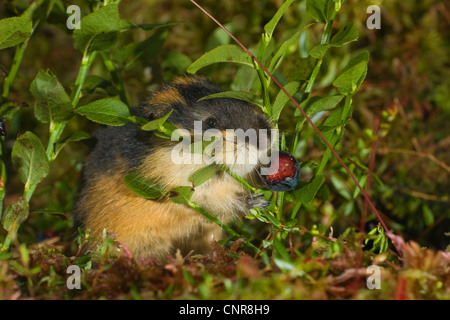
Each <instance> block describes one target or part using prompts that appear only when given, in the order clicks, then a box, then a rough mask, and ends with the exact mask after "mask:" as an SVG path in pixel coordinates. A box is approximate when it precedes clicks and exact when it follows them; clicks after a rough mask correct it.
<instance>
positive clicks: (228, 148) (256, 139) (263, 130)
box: [140, 77, 272, 175]
mask: <svg viewBox="0 0 450 320" xmlns="http://www.w3.org/2000/svg"><path fill="white" fill-rule="evenodd" d="M219 92H223V90H222V89H221V88H220V87H219V86H217V85H216V84H214V83H212V82H210V81H208V80H205V79H203V78H199V77H188V78H178V79H176V80H174V81H173V82H171V83H170V84H167V85H166V86H165V87H163V88H162V90H160V91H158V92H156V93H155V94H154V95H153V96H152V97H151V98H150V99H149V100H148V101H147V104H146V105H144V106H143V108H142V111H141V114H140V115H141V116H143V117H145V118H147V119H155V118H160V117H162V116H164V115H165V114H167V113H168V112H169V111H171V110H172V113H171V115H170V116H169V118H168V119H167V121H168V122H170V123H172V124H174V125H175V126H176V127H178V128H179V129H180V130H179V131H178V133H180V135H181V136H183V137H187V136H190V138H189V139H183V141H184V143H187V144H191V143H193V142H194V140H196V141H198V140H199V139H202V140H204V141H205V142H207V141H211V140H214V141H215V142H214V143H212V144H210V145H209V146H208V147H207V148H206V150H205V153H204V158H203V160H204V161H206V162H209V163H212V162H215V163H218V164H225V165H227V166H228V167H229V168H230V169H231V170H232V171H235V172H236V173H238V174H240V175H246V174H248V173H250V172H252V171H253V170H254V169H255V168H256V167H257V166H258V165H259V164H260V160H261V157H265V158H267V152H268V150H269V149H270V144H271V142H270V137H271V128H272V127H271V124H270V121H269V119H268V118H267V116H266V115H265V114H264V113H262V112H260V111H259V110H257V107H255V106H254V105H252V104H250V103H248V102H246V101H243V100H239V99H232V98H213V99H205V100H200V99H202V98H203V97H206V96H208V95H211V94H214V93H219ZM185 157H189V159H194V158H193V156H192V155H185ZM188 162H189V161H188V160H187V159H186V158H185V159H184V164H188Z"/></svg>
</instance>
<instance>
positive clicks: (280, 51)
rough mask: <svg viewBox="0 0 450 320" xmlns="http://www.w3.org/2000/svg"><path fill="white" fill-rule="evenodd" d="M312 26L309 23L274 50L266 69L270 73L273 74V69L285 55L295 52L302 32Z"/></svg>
mask: <svg viewBox="0 0 450 320" xmlns="http://www.w3.org/2000/svg"><path fill="white" fill-rule="evenodd" d="M312 25H313V24H312V23H310V24H307V25H306V26H304V27H302V28H301V29H300V30H298V31H297V32H295V33H294V34H293V35H292V36H290V37H289V38H288V39H287V40H285V41H283V42H282V43H281V45H280V46H279V47H278V48H277V49H275V52H274V56H273V58H272V59H271V60H270V64H269V68H268V69H269V71H270V72H273V71H274V70H275V68H276V67H277V66H278V65H279V63H280V61H281V59H283V57H284V56H285V55H286V54H289V53H290V52H293V51H294V50H297V48H298V46H299V40H300V35H301V34H302V32H304V31H305V30H306V29H308V28H309V27H310V26H312Z"/></svg>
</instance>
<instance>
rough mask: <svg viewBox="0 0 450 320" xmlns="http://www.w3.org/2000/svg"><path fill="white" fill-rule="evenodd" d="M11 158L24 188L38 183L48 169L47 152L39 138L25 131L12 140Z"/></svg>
mask: <svg viewBox="0 0 450 320" xmlns="http://www.w3.org/2000/svg"><path fill="white" fill-rule="evenodd" d="M11 159H12V162H13V164H14V166H15V167H16V168H17V170H18V171H19V175H20V179H21V180H22V182H23V183H24V184H25V189H27V188H28V187H29V186H30V185H36V184H38V183H39V182H40V181H41V180H42V179H44V178H45V177H46V176H47V174H48V173H49V171H50V166H49V163H48V158H47V154H46V153H45V149H44V146H43V145H42V142H41V140H39V138H38V137H37V136H36V135H35V134H34V133H32V132H30V131H27V132H25V133H24V134H23V135H21V136H20V137H18V138H17V140H16V141H15V142H14V145H13V148H12V153H11Z"/></svg>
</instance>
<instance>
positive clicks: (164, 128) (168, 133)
mask: <svg viewBox="0 0 450 320" xmlns="http://www.w3.org/2000/svg"><path fill="white" fill-rule="evenodd" d="M172 112H173V109H172V110H170V111H169V112H168V113H167V114H165V115H164V116H163V117H161V118H159V119H155V120H152V121H149V122H147V123H146V124H144V125H143V126H142V127H141V130H144V131H154V134H155V135H157V136H158V137H160V138H164V139H170V138H171V137H172V133H173V132H174V131H175V130H176V129H178V128H177V127H176V126H175V125H173V124H172V123H170V122H166V121H167V119H168V118H169V116H170V115H171V114H172Z"/></svg>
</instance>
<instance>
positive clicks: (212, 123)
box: [205, 118, 219, 129]
mask: <svg viewBox="0 0 450 320" xmlns="http://www.w3.org/2000/svg"><path fill="white" fill-rule="evenodd" d="M205 127H206V129H218V128H219V122H218V121H217V120H216V119H215V118H208V119H206V120H205Z"/></svg>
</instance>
